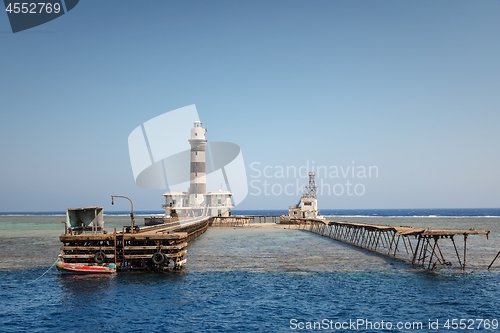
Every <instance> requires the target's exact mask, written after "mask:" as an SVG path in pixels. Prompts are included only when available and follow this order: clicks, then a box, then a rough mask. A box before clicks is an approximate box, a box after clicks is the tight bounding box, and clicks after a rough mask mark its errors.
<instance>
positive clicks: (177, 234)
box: [123, 232, 188, 241]
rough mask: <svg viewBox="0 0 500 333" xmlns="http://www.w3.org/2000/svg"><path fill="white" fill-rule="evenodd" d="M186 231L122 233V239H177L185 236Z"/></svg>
mask: <svg viewBox="0 0 500 333" xmlns="http://www.w3.org/2000/svg"><path fill="white" fill-rule="evenodd" d="M187 235H188V234H187V232H175V233H171V234H161V233H158V234H157V233H139V234H124V235H123V240H124V241H125V240H164V239H166V240H169V239H171V240H177V239H183V238H186V237H187Z"/></svg>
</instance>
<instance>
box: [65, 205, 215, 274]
mask: <svg viewBox="0 0 500 333" xmlns="http://www.w3.org/2000/svg"><path fill="white" fill-rule="evenodd" d="M75 211H76V213H74V212H75ZM67 214H68V216H69V215H70V214H73V215H74V216H73V217H77V218H74V219H73V220H71V219H70V220H71V221H72V223H71V225H70V226H68V225H66V227H65V233H64V234H62V235H61V236H60V237H59V239H60V241H61V242H62V243H63V245H62V246H61V254H60V257H61V258H62V260H63V261H64V262H67V263H86V264H97V265H106V264H109V263H114V264H115V265H116V266H117V269H118V270H137V269H138V270H166V269H178V268H180V267H182V265H183V264H184V263H185V262H186V259H184V255H185V254H186V252H187V250H186V247H187V245H188V242H189V241H190V240H192V239H193V238H195V237H197V236H199V235H201V234H202V233H203V232H205V231H206V230H207V228H208V225H209V222H210V219H211V218H210V217H207V216H204V217H198V218H192V219H187V220H183V221H176V222H173V223H168V224H161V225H155V226H149V227H138V226H134V224H133V223H132V225H131V227H123V230H122V231H120V232H117V231H116V229H114V231H113V232H112V233H106V232H105V231H104V228H103V227H102V225H103V223H100V222H99V221H100V219H102V208H100V207H84V208H77V209H69V210H68V213H67ZM131 216H132V221H133V214H131ZM74 220H77V222H75V223H73V222H74ZM89 220H91V222H92V223H89V222H88V221H89ZM82 221H83V223H80V222H82ZM85 221H87V222H85ZM96 221H97V222H96ZM85 225H86V226H85ZM88 225H92V227H89V226H88ZM98 226H99V227H98Z"/></svg>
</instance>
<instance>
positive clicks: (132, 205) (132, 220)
mask: <svg viewBox="0 0 500 333" xmlns="http://www.w3.org/2000/svg"><path fill="white" fill-rule="evenodd" d="M115 198H123V199H127V200H128V201H130V206H131V207H132V211H131V212H130V219H131V222H130V225H131V230H130V232H131V233H134V229H135V227H134V224H135V221H134V203H133V202H132V200H131V199H130V198H129V197H126V196H124V195H112V196H111V204H112V205H114V204H115Z"/></svg>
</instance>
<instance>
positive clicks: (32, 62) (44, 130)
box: [0, 0, 500, 211]
mask: <svg viewBox="0 0 500 333" xmlns="http://www.w3.org/2000/svg"><path fill="white" fill-rule="evenodd" d="M499 31H500V1H481V2H478V1H439V2H436V1H286V2H285V1H271V2H269V1H189V2H181V1H145V2H140V3H138V2H137V1H125V0H124V1H80V3H79V4H78V6H77V7H75V8H74V9H73V10H72V11H71V12H69V13H67V14H66V15H63V16H62V17H60V18H58V19H56V20H54V21H51V22H49V23H46V24H44V25H41V26H39V27H35V28H33V29H30V30H27V31H24V32H19V33H16V34H13V33H12V32H11V30H10V26H9V22H8V18H7V15H6V14H1V13H0V45H1V46H0V47H1V52H0V60H1V63H2V67H1V70H0V115H1V122H0V154H1V161H2V162H1V163H0V178H1V184H0V211H53V210H64V209H65V208H68V207H78V206H87V205H99V206H103V207H104V208H105V210H127V209H128V208H129V206H128V202H126V201H124V202H123V203H118V202H117V204H116V205H115V206H111V205H110V195H111V194H117V195H128V196H130V197H132V199H133V200H134V203H135V206H136V209H138V210H150V209H161V204H162V202H163V198H162V196H161V194H162V191H160V190H146V189H142V188H139V187H138V186H137V185H136V184H135V182H134V177H133V174H132V169H131V166H130V160H129V155H128V147H127V138H128V135H129V134H130V132H131V131H132V130H133V129H134V128H136V127H137V126H139V125H141V124H142V123H144V122H145V121H147V120H149V119H151V118H153V117H156V116H158V115H160V114H163V113H165V112H167V111H170V110H174V109H177V108H180V107H183V106H187V105H191V104H196V107H197V109H198V113H199V115H200V117H201V118H202V119H201V120H202V121H203V124H204V126H205V127H207V128H208V133H207V138H208V140H211V141H227V142H234V143H236V144H238V145H239V146H240V147H241V150H242V153H243V157H244V160H245V164H246V166H247V176H248V182H249V184H250V182H251V181H254V182H253V183H252V184H253V186H251V187H249V191H250V193H249V195H248V196H247V198H246V199H245V201H243V203H241V204H240V205H239V206H238V207H237V209H286V208H287V207H288V205H292V204H294V203H295V202H296V201H297V200H298V196H297V195H295V194H294V195H286V194H282V195H274V194H273V193H270V195H268V196H266V195H264V194H263V193H264V181H267V182H268V184H269V186H275V187H274V190H275V191H274V192H275V193H278V192H279V190H280V189H282V190H283V189H284V188H285V186H287V185H288V184H297V181H298V184H300V185H301V184H303V183H305V182H306V181H307V179H306V178H303V177H298V178H297V179H296V178H295V177H280V176H279V174H278V175H276V172H279V169H280V168H287V167H288V168H289V169H292V168H300V167H301V166H304V165H309V166H312V165H315V166H323V167H325V168H327V169H328V170H333V169H335V168H337V169H340V168H343V169H344V170H346V169H347V168H348V167H355V168H356V170H359V169H358V167H366V168H367V167H369V166H376V167H377V170H378V173H377V177H375V176H372V177H371V178H360V177H350V176H349V175H347V177H342V176H340V177H338V178H334V177H325V179H317V182H318V183H320V182H321V181H322V183H320V184H323V188H322V191H320V192H322V193H320V196H319V206H320V208H323V209H327V208H332V209H333V208H339V209H343V208H356V209H363V208H436V207H453V208H454V207H464V208H468V207H499V204H498V201H499V198H500V171H499V166H500V147H499V145H498V143H499V142H500V132H499V130H498V127H499V125H500V94H499V91H500V63H499V61H498V59H500V35H499V33H498V32H499ZM188 135H189V134H188V133H187V134H186V136H188ZM186 140H187V138H186ZM252 163H253V164H252ZM251 165H252V166H253V167H250V166H251ZM264 167H268V168H267V169H266V170H267V171H272V172H274V174H273V176H272V177H269V178H266V177H263V176H262V175H261V176H260V177H257V175H258V171H256V170H259V171H263V168H264ZM186 168H187V167H186ZM351 176H352V174H351ZM348 181H349V182H350V184H352V185H353V186H354V185H356V184H361V185H362V186H361V185H358V188H357V189H358V194H359V193H360V191H361V189H363V190H364V191H363V194H362V195H356V194H353V195H348V194H347V187H348V185H346V183H347V182H348ZM325 184H326V185H325ZM337 184H338V185H337ZM290 186H291V187H289V189H291V188H292V187H294V186H295V185H290ZM334 186H336V187H335V189H336V193H333V192H332V191H330V193H327V192H328V189H329V187H330V190H331V189H332V188H333V187H334ZM341 188H343V189H344V192H343V193H342V194H341V195H339V193H340V189H341ZM258 189H260V190H261V193H260V194H258ZM351 194H352V193H351Z"/></svg>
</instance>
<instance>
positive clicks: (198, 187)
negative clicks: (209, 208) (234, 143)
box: [189, 120, 207, 213]
mask: <svg viewBox="0 0 500 333" xmlns="http://www.w3.org/2000/svg"><path fill="white" fill-rule="evenodd" d="M206 132H207V130H206V129H205V128H203V126H202V124H201V121H199V120H197V121H195V122H194V128H192V129H191V139H190V140H189V143H190V144H191V159H190V168H189V170H190V171H189V172H190V175H189V205H190V206H191V207H193V208H198V207H200V208H202V206H203V205H204V201H205V194H206V193H207V175H206V157H205V148H206V146H207V140H206V138H205V133H206ZM200 213H201V212H200Z"/></svg>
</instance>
